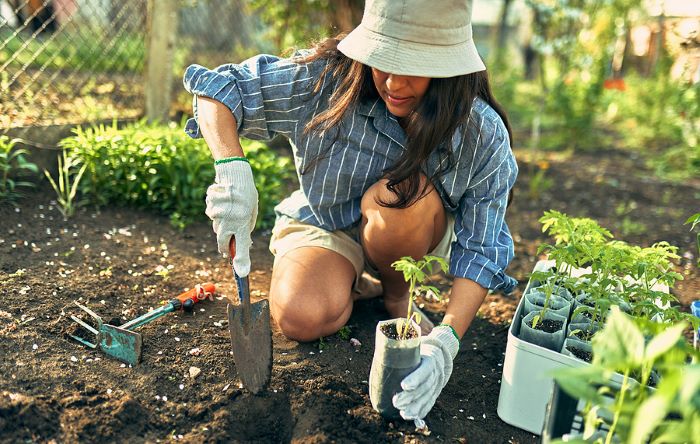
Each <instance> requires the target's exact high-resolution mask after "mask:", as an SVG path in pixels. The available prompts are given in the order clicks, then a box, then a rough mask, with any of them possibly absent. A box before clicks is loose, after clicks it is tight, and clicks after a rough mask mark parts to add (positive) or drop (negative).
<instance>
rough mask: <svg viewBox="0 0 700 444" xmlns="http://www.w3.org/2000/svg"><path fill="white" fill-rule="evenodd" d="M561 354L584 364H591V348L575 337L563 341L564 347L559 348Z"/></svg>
mask: <svg viewBox="0 0 700 444" xmlns="http://www.w3.org/2000/svg"><path fill="white" fill-rule="evenodd" d="M561 353H562V354H563V355H566V356H572V357H574V358H576V359H580V360H582V361H585V362H591V360H592V359H593V348H592V347H591V343H590V342H583V341H581V340H579V339H576V338H575V337H569V338H566V339H564V345H563V346H562V348H561Z"/></svg>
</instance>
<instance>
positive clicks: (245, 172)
mask: <svg viewBox="0 0 700 444" xmlns="http://www.w3.org/2000/svg"><path fill="white" fill-rule="evenodd" d="M214 168H215V169H216V179H215V181H214V183H213V184H212V185H210V186H209V188H208V189H207V199H206V201H207V209H206V213H207V216H209V218H210V219H211V220H212V222H213V223H212V225H213V226H214V232H215V233H216V242H217V244H218V246H219V252H220V253H221V254H223V255H224V256H225V257H228V256H229V242H230V241H231V236H234V237H235V241H236V257H235V258H234V259H233V268H234V270H236V273H237V274H238V276H240V277H245V276H248V273H250V246H251V244H252V241H251V239H250V233H251V232H252V231H253V228H255V220H256V219H257V217H258V191H257V190H256V189H255V182H254V181H253V171H252V170H251V169H250V164H249V163H248V162H247V161H240V160H237V161H233V162H226V163H221V164H218V165H214Z"/></svg>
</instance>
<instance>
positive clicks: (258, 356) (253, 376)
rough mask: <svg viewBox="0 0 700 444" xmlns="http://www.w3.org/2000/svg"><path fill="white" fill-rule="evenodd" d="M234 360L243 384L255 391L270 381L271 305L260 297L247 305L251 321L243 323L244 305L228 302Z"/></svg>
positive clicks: (258, 390)
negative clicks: (259, 299) (246, 323)
mask: <svg viewBox="0 0 700 444" xmlns="http://www.w3.org/2000/svg"><path fill="white" fill-rule="evenodd" d="M227 311H228V325H229V332H230V333H231V346H232V349H233V360H234V363H235V364H236V370H237V371H238V376H239V377H240V378H241V381H242V382H243V386H244V387H245V388H246V389H248V390H249V391H250V392H252V393H254V394H255V393H258V392H260V391H261V390H262V389H263V388H265V387H266V386H267V384H268V383H269V382H270V374H271V372H272V332H271V331H270V306H269V304H268V301H266V300H263V301H259V302H256V303H254V304H250V323H249V324H248V325H247V326H246V325H245V321H244V313H243V307H241V306H236V305H231V304H228V306H227Z"/></svg>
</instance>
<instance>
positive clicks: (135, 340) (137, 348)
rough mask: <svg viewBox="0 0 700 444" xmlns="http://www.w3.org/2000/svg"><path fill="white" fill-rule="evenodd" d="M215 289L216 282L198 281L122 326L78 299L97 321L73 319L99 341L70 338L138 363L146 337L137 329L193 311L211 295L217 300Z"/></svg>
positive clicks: (126, 360) (130, 362)
mask: <svg viewBox="0 0 700 444" xmlns="http://www.w3.org/2000/svg"><path fill="white" fill-rule="evenodd" d="M215 290H216V289H215V287H214V284H203V285H199V284H198V285H196V286H195V288H193V289H191V290H189V291H186V292H185V293H182V294H180V295H179V296H178V297H176V298H174V299H172V300H170V302H168V303H167V304H165V305H163V306H162V307H159V308H156V309H155V310H151V311H149V312H148V313H146V314H144V315H142V316H139V317H138V318H136V319H132V320H131V321H129V322H127V323H125V324H122V325H120V326H116V325H110V324H105V323H104V322H103V321H102V318H101V317H100V316H99V315H98V314H97V313H95V312H94V311H92V310H90V309H89V308H87V307H85V306H84V305H81V304H79V303H78V302H76V301H74V303H75V305H77V306H78V307H79V308H80V309H81V310H82V311H84V312H85V313H87V314H88V315H89V316H90V317H91V318H92V319H93V320H94V322H95V327H93V326H92V325H90V324H88V323H87V322H85V321H84V320H82V319H80V318H79V317H77V316H73V315H71V317H70V318H71V319H72V320H73V321H74V322H76V323H77V324H78V325H80V326H81V327H83V328H85V329H86V330H87V331H89V332H90V333H92V334H94V335H95V342H91V341H90V340H88V339H85V338H82V337H80V336H78V335H72V334H71V335H70V337H71V338H73V339H75V340H76V341H78V342H80V343H81V344H83V345H86V346H88V347H90V348H93V349H98V348H99V349H100V350H102V351H103V352H104V353H105V354H107V355H108V356H111V357H113V358H116V359H118V360H120V361H122V362H125V363H127V364H131V365H136V364H138V363H139V361H141V346H142V343H143V340H142V338H141V334H140V333H137V332H135V331H133V330H134V329H136V328H138V327H140V326H142V325H144V324H147V323H149V322H151V321H153V320H156V319H158V318H160V317H161V316H164V315H166V314H168V313H170V312H173V311H176V310H185V311H192V309H193V307H194V304H196V303H197V302H200V301H202V300H204V299H207V298H208V299H213V298H212V295H213V293H214V291H215Z"/></svg>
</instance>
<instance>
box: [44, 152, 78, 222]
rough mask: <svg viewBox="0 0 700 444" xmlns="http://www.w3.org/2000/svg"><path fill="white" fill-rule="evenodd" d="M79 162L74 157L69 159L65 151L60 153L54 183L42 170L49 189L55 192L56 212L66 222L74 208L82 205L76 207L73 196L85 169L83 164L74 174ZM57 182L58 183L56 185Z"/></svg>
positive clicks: (49, 175)
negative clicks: (59, 213) (58, 212)
mask: <svg viewBox="0 0 700 444" xmlns="http://www.w3.org/2000/svg"><path fill="white" fill-rule="evenodd" d="M78 164H79V161H78V159H77V158H75V157H69V156H68V154H67V153H66V150H63V151H62V152H61V155H60V156H59V157H58V177H57V178H56V181H54V179H53V177H51V174H49V172H48V171H47V170H44V175H45V176H46V178H47V179H48V180H49V183H50V184H51V187H52V188H53V190H54V191H55V192H56V201H57V202H58V210H59V211H60V212H61V214H62V215H63V219H64V220H66V219H68V218H70V217H71V216H73V214H75V210H76V208H77V207H78V206H79V205H80V204H81V203H82V202H80V203H78V204H77V205H76V204H75V203H74V200H75V195H76V193H77V192H78V186H79V185H80V179H82V177H83V174H84V173H85V170H86V168H87V164H85V163H84V164H83V165H82V166H81V167H80V169H78V172H77V173H76V172H75V168H76V167H77V166H78ZM56 182H58V183H56Z"/></svg>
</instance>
